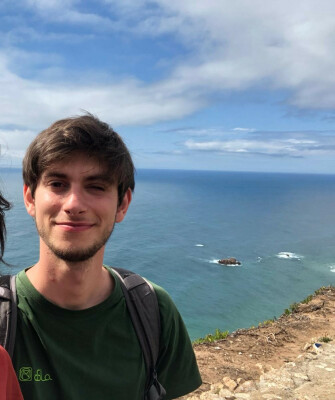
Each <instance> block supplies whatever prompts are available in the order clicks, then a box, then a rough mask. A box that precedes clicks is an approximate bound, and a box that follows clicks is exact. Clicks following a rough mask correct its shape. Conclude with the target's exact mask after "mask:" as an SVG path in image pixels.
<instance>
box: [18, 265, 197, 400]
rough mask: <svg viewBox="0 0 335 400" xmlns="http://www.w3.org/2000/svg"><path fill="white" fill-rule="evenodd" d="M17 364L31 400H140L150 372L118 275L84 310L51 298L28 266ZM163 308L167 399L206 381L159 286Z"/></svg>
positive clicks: (160, 366)
mask: <svg viewBox="0 0 335 400" xmlns="http://www.w3.org/2000/svg"><path fill="white" fill-rule="evenodd" d="M16 282H17V295H18V309H19V313H18V326H17V336H16V341H15V350H14V358H13V361H14V367H15V370H16V373H17V376H18V379H19V382H20V385H21V389H22V392H23V396H24V399H25V400H60V399H64V400H85V399H87V400H91V399H94V400H104V399H108V400H113V399H114V400H142V399H143V393H144V386H145V381H146V369H145V364H144V360H143V356H142V351H141V348H140V346H139V343H138V339H137V337H136V333H135V331H134V328H133V325H132V322H131V320H130V318H129V315H128V311H127V306H126V303H125V300H124V297H123V293H122V289H121V286H120V283H119V281H118V279H117V278H115V288H114V290H113V292H112V294H111V295H110V296H109V297H108V298H107V299H106V300H105V301H104V302H102V303H101V304H98V305H96V306H94V307H91V308H89V309H86V310H79V311H73V310H67V309H63V308H60V307H58V306H56V305H55V304H53V303H51V302H50V301H48V300H46V299H45V298H44V297H43V296H42V295H41V294H40V293H39V292H38V291H37V290H36V289H35V288H34V287H33V285H32V284H31V283H30V281H29V279H28V278H27V276H26V273H25V271H21V272H20V273H19V274H18V276H17V280H16ZM154 287H155V290H156V293H157V298H158V302H159V306H160V313H161V325H162V332H161V339H160V353H159V358H158V363H157V372H158V380H159V381H160V382H161V384H162V385H163V386H164V388H165V389H166V392H167V396H166V399H173V398H176V397H179V396H182V395H184V394H186V393H189V392H191V391H192V390H194V389H196V388H197V387H198V386H199V385H200V384H201V378H200V375H199V371H198V367H197V364H196V360H195V356H194V352H193V349H192V345H191V343H190V339H189V337H188V334H187V331H186V328H185V326H184V323H183V321H182V319H181V317H180V315H179V312H178V310H177V309H176V307H175V305H174V303H173V302H172V300H171V298H170V297H169V295H168V294H167V293H166V292H165V291H164V290H163V289H162V288H161V287H159V286H157V285H154Z"/></svg>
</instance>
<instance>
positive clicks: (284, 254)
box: [276, 251, 303, 260]
mask: <svg viewBox="0 0 335 400" xmlns="http://www.w3.org/2000/svg"><path fill="white" fill-rule="evenodd" d="M276 257H278V258H284V259H286V260H301V259H302V258H303V257H302V256H300V255H299V254H296V253H291V252H290V251H281V252H280V253H278V254H277V255H276Z"/></svg>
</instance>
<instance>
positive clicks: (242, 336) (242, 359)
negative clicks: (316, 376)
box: [185, 287, 335, 398]
mask: <svg viewBox="0 0 335 400" xmlns="http://www.w3.org/2000/svg"><path fill="white" fill-rule="evenodd" d="M317 293H318V294H315V295H313V298H312V300H311V301H309V302H308V303H307V304H299V305H298V306H297V309H296V310H295V311H294V312H293V313H292V314H290V315H283V316H281V317H280V318H279V319H277V320H276V321H274V322H272V323H270V324H263V326H259V327H257V328H251V329H242V330H238V331H236V332H234V333H232V334H231V335H229V336H228V337H227V338H226V339H223V340H219V341H216V342H214V343H206V344H199V345H195V346H194V350H195V354H196V357H197V360H198V365H199V369H200V372H201V376H202V380H203V384H202V386H201V387H200V388H199V389H198V390H197V391H195V392H194V394H199V393H201V392H203V391H207V390H209V388H210V385H211V384H214V383H219V382H222V378H223V377H225V376H228V377H230V378H231V379H233V380H235V381H236V380H237V379H238V378H241V379H242V380H243V381H249V380H258V379H259V377H260V375H261V374H262V373H263V372H266V371H268V370H270V369H271V367H273V368H278V367H280V366H282V365H283V364H284V363H286V362H290V361H293V360H295V359H296V358H297V356H298V355H299V354H302V353H303V352H304V351H305V350H306V347H307V346H306V344H307V343H310V344H311V343H313V342H315V341H319V340H320V338H322V337H328V338H331V339H335V287H327V288H321V289H320V290H319V291H317ZM189 396H190V395H189ZM186 397H187V396H186ZM186 397H185V398H186Z"/></svg>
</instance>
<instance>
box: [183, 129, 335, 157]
mask: <svg viewBox="0 0 335 400" xmlns="http://www.w3.org/2000/svg"><path fill="white" fill-rule="evenodd" d="M244 133H246V132H244ZM294 136H297V137H299V138H298V139H297V138H295V137H294ZM183 146H184V147H185V148H186V149H187V150H191V151H200V152H211V153H217V154H221V153H246V154H258V155H265V156H276V157H277V156H280V157H307V156H317V155H326V154H327V155H332V156H334V155H335V138H334V137H333V136H332V135H329V134H328V133H325V132H318V131H317V132H305V133H303V132H256V135H255V136H254V137H253V136H251V137H249V136H248V135H246V136H243V134H242V135H241V137H240V138H237V139H232V138H231V137H229V138H227V139H226V140H207V141H204V140H203V141H196V140H186V141H185V142H184V143H183Z"/></svg>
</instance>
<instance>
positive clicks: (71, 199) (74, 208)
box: [64, 188, 87, 214]
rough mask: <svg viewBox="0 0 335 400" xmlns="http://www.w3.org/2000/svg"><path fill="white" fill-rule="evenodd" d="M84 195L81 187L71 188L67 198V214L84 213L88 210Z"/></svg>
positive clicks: (65, 209)
mask: <svg viewBox="0 0 335 400" xmlns="http://www.w3.org/2000/svg"><path fill="white" fill-rule="evenodd" d="M86 209H87V207H86V206H85V199H84V195H83V193H82V192H81V190H80V189H76V188H73V189H71V190H70V191H69V192H68V194H67V196H66V199H65V203H64V211H65V212H66V213H67V214H82V213H84V212H85V211H86Z"/></svg>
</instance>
